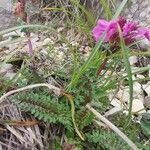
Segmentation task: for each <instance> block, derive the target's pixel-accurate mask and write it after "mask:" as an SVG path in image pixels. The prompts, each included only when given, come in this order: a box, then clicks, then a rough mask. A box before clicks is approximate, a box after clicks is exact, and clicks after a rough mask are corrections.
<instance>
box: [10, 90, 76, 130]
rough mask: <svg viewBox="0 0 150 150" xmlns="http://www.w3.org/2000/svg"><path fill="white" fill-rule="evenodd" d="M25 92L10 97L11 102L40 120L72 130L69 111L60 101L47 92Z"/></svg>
mask: <svg viewBox="0 0 150 150" xmlns="http://www.w3.org/2000/svg"><path fill="white" fill-rule="evenodd" d="M39 92H40V94H38V93H37V92H30V93H28V92H25V93H20V94H17V95H15V96H13V97H11V100H12V102H14V103H15V104H16V105H17V106H19V107H20V108H21V109H22V110H24V111H26V112H30V113H32V114H33V115H34V116H35V117H37V118H38V119H40V120H43V121H45V122H49V123H54V124H56V123H60V124H63V125H64V126H65V127H66V128H67V129H68V130H70V131H71V130H72V129H73V128H72V121H71V115H70V109H69V107H68V106H67V105H65V104H64V103H63V102H62V101H59V100H57V99H56V98H54V97H52V96H50V95H49V94H48V92H41V91H39Z"/></svg>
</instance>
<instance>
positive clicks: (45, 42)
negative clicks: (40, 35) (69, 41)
mask: <svg viewBox="0 0 150 150" xmlns="http://www.w3.org/2000/svg"><path fill="white" fill-rule="evenodd" d="M48 44H54V42H53V41H52V40H51V39H50V38H46V39H45V40H44V41H43V46H45V45H48Z"/></svg>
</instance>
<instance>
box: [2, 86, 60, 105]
mask: <svg viewBox="0 0 150 150" xmlns="http://www.w3.org/2000/svg"><path fill="white" fill-rule="evenodd" d="M37 87H47V88H49V89H50V90H52V91H54V93H56V94H58V95H60V94H61V89H60V88H58V87H55V86H53V85H50V84H46V83H39V84H34V85H29V86H26V87H23V88H19V89H17V90H12V91H10V92H8V93H6V94H4V95H3V96H2V97H1V98H0V103H2V102H3V101H4V99H5V98H7V97H8V96H10V95H12V94H15V93H18V92H22V91H25V90H29V89H33V88H37Z"/></svg>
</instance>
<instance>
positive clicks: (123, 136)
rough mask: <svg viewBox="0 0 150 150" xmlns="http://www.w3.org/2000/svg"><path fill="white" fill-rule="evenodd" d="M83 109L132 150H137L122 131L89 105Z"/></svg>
mask: <svg viewBox="0 0 150 150" xmlns="http://www.w3.org/2000/svg"><path fill="white" fill-rule="evenodd" d="M85 107H86V108H87V109H88V110H89V111H91V112H92V113H93V114H94V115H95V116H96V117H97V118H98V119H99V120H100V121H102V122H104V123H105V124H106V125H107V126H108V127H109V128H110V129H112V130H113V131H114V132H115V133H117V134H118V135H119V136H120V137H121V138H122V139H123V140H124V141H125V142H126V143H127V144H128V145H129V146H130V147H131V148H132V149H133V150H139V149H138V148H137V146H136V145H135V144H134V143H133V142H132V141H131V140H130V139H129V138H128V137H127V136H126V135H125V134H124V133H123V132H122V131H120V130H119V129H118V128H117V127H116V126H115V125H114V124H112V123H111V122H110V121H109V120H108V119H107V118H105V117H104V116H102V115H101V114H100V113H99V112H97V111H96V110H95V109H94V108H93V107H92V106H91V105H90V104H89V103H88V104H87V105H86V106H85Z"/></svg>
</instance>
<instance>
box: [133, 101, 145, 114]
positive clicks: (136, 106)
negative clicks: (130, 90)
mask: <svg viewBox="0 0 150 150" xmlns="http://www.w3.org/2000/svg"><path fill="white" fill-rule="evenodd" d="M132 112H133V113H137V114H141V113H145V112H146V111H145V108H144V105H143V103H142V101H141V100H139V99H134V100H133V103H132Z"/></svg>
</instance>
